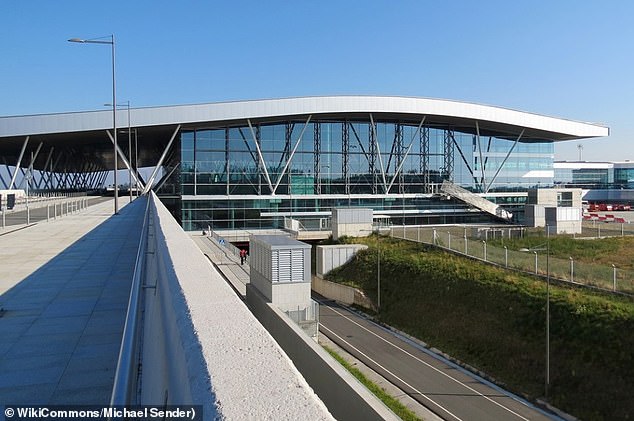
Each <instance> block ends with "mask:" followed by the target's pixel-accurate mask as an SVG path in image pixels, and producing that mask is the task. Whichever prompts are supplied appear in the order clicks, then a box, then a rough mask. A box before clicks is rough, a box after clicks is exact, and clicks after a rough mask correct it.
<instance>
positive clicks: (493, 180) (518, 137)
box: [484, 129, 525, 193]
mask: <svg viewBox="0 0 634 421" xmlns="http://www.w3.org/2000/svg"><path fill="white" fill-rule="evenodd" d="M524 130H525V129H522V132H521V133H520V135H519V136H517V139H515V143H513V146H511V149H510V150H509V152H508V153H507V154H506V156H505V157H504V160H503V161H502V163H501V164H500V166H499V167H498V169H497V171H496V172H495V175H494V176H493V178H492V179H491V181H490V182H489V185H488V186H487V188H486V190H485V191H484V192H485V193H488V192H489V189H490V188H491V186H492V185H493V183H494V182H495V179H496V178H497V177H498V174H499V173H500V171H501V170H502V167H503V166H504V164H505V163H506V160H507V159H509V156H510V155H511V152H513V149H515V146H517V142H519V141H520V139H521V138H522V136H523V135H524Z"/></svg>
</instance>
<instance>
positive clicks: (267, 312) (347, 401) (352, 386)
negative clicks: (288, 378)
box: [247, 284, 399, 420]
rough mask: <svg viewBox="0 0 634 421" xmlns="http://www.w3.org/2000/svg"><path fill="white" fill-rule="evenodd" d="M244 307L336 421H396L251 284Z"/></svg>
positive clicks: (248, 286) (381, 403) (391, 413)
mask: <svg viewBox="0 0 634 421" xmlns="http://www.w3.org/2000/svg"><path fill="white" fill-rule="evenodd" d="M247 304H248V305H249V307H250V308H251V311H252V312H253V314H255V316H256V317H257V318H258V320H259V321H260V322H261V323H262V325H264V327H265V328H266V329H267V330H268V331H269V333H270V334H271V335H272V336H273V338H275V340H276V341H277V342H278V343H279V344H280V346H281V347H282V349H284V351H286V353H287V354H288V356H289V357H290V358H291V360H292V361H293V363H294V364H295V366H296V367H297V368H298V369H299V371H300V372H301V373H302V375H303V376H304V378H305V379H306V381H307V382H308V384H309V385H310V386H311V387H312V388H313V390H314V391H315V392H316V393H317V395H318V396H319V397H320V398H321V400H322V401H323V402H324V403H325V404H326V406H327V407H328V409H329V410H330V412H331V413H332V415H334V416H335V418H337V419H338V420H375V419H383V420H398V419H399V418H398V417H397V416H396V415H395V414H394V413H393V412H392V411H390V409H389V408H387V407H386V406H385V405H384V404H383V402H381V401H380V400H378V399H377V398H376V396H374V395H373V394H372V393H371V392H370V391H369V390H368V389H366V388H365V387H364V386H363V385H362V384H361V383H359V381H358V380H357V379H355V378H354V377H353V376H352V375H351V374H350V373H349V372H348V371H347V370H346V369H345V368H343V367H342V366H341V365H340V364H339V363H338V362H337V361H336V360H335V359H334V358H332V357H331V356H330V355H329V354H328V353H327V352H326V351H325V350H324V349H323V348H322V347H321V346H320V345H318V344H316V343H315V342H314V341H313V340H312V339H311V338H310V337H308V336H307V335H305V334H304V333H303V332H302V330H301V328H299V327H298V326H297V325H295V323H294V322H293V321H291V320H290V319H289V318H288V317H286V315H285V314H284V313H283V312H282V311H280V310H279V309H277V308H275V306H274V305H271V304H270V303H267V302H266V299H265V297H264V296H263V295H262V294H260V293H259V292H258V291H257V289H256V288H255V287H254V286H253V285H251V284H249V285H247ZM295 419H298V418H295Z"/></svg>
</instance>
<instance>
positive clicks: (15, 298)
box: [0, 198, 145, 405]
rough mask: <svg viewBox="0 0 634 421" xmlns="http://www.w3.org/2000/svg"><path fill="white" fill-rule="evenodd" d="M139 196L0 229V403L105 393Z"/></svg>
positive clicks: (91, 398)
mask: <svg viewBox="0 0 634 421" xmlns="http://www.w3.org/2000/svg"><path fill="white" fill-rule="evenodd" d="M144 201H145V199H140V200H137V201H135V202H133V203H132V205H127V206H125V207H122V209H121V210H120V213H119V215H116V216H112V207H113V206H112V200H108V201H106V202H103V203H100V204H96V205H94V206H91V207H89V208H88V209H87V210H86V211H83V212H82V213H78V214H74V215H69V216H65V217H64V218H61V219H58V220H56V221H51V222H49V223H43V224H36V225H32V226H29V227H27V228H25V229H22V230H18V231H14V232H11V233H8V234H5V235H2V236H0V261H1V262H2V264H1V265H0V308H2V310H3V312H2V314H1V315H0V337H2V341H0V372H1V373H2V376H0V402H1V403H3V404H9V403H11V404H93V405H94V404H99V405H101V404H107V403H108V402H109V399H110V393H111V389H112V383H113V379H114V370H115V368H116V363H117V358H118V353H119V346H120V342H121V334H122V331H123V323H124V320H125V314H126V309H127V301H128V296H129V288H130V284H131V280H132V273H133V270H134V262H135V258H136V250H137V245H138V241H139V235H140V231H141V225H142V220H143V212H144V210H145V206H144V204H145V203H144ZM120 203H121V204H122V205H123V204H125V203H127V200H126V199H125V198H122V200H120Z"/></svg>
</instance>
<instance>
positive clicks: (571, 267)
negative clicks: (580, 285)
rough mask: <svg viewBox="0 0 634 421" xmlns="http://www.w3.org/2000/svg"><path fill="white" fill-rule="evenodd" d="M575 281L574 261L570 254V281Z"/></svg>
mask: <svg viewBox="0 0 634 421" xmlns="http://www.w3.org/2000/svg"><path fill="white" fill-rule="evenodd" d="M574 281H575V261H574V260H572V256H570V282H574Z"/></svg>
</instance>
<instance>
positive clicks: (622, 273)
mask: <svg viewBox="0 0 634 421" xmlns="http://www.w3.org/2000/svg"><path fill="white" fill-rule="evenodd" d="M606 225H607V224H606ZM627 225H629V224H627ZM497 230H498V232H497V233H495V229H494V231H491V232H490V233H489V234H487V235H485V236H483V235H482V233H483V232H484V231H483V230H482V228H474V227H460V226H451V227H392V228H391V229H390V236H391V237H395V238H402V239H406V240H410V241H416V242H419V243H426V244H432V245H435V246H438V247H441V248H445V249H448V250H451V251H453V252H456V253H460V254H464V255H467V256H469V257H472V258H475V259H479V260H482V261H485V262H489V263H493V264H497V265H499V266H502V267H506V268H510V269H516V270H520V271H523V272H527V273H533V274H537V275H541V276H545V275H547V274H550V276H551V278H554V279H558V280H561V281H567V282H574V283H579V284H586V285H592V286H595V287H598V288H601V289H606V290H611V291H619V292H625V293H634V271H632V270H626V269H619V268H617V267H615V266H614V265H611V266H605V265H598V264H595V263H587V262H577V261H575V260H574V259H572V258H568V259H562V258H558V257H553V256H551V255H550V253H549V250H548V243H545V244H543V245H542V246H540V247H535V248H531V249H520V250H510V249H508V248H507V247H506V246H504V247H494V246H492V245H491V244H488V243H487V240H486V239H484V238H489V239H490V238H499V236H500V235H503V236H505V238H511V237H523V236H530V235H534V234H533V231H531V230H527V229H525V228H519V227H517V228H497ZM601 231H602V232H605V230H604V229H602V230H601ZM541 232H542V233H543V230H542V231H541ZM616 232H618V233H619V235H620V232H621V231H620V229H619V230H617V231H616ZM626 232H630V233H632V234H634V232H631V231H625V230H624V231H623V233H624V235H626V234H625V233H626ZM602 236H605V234H602Z"/></svg>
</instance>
